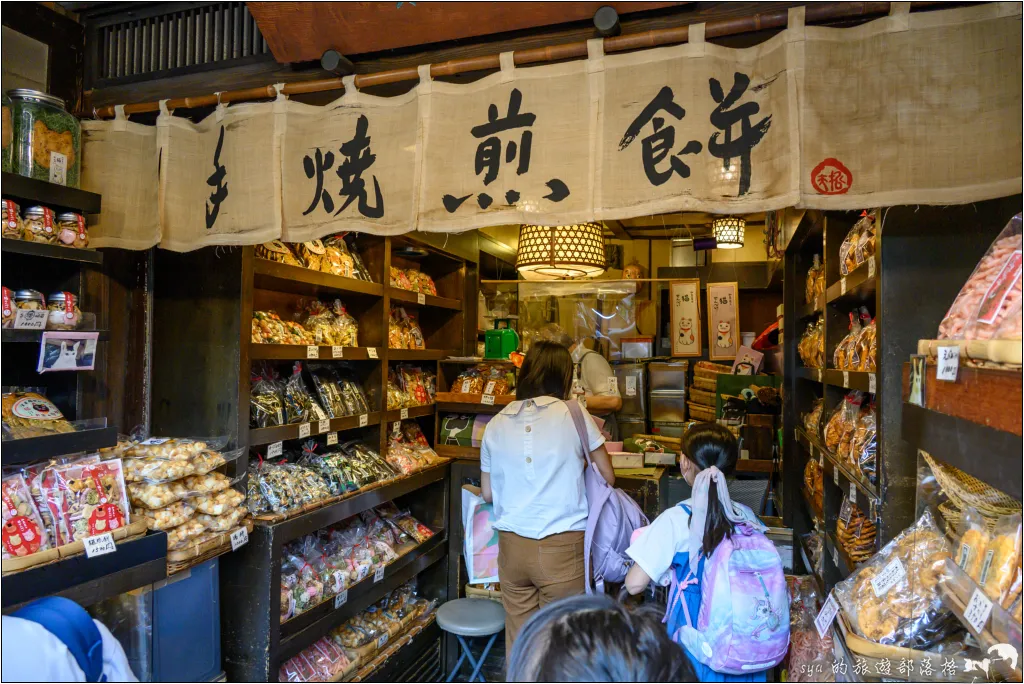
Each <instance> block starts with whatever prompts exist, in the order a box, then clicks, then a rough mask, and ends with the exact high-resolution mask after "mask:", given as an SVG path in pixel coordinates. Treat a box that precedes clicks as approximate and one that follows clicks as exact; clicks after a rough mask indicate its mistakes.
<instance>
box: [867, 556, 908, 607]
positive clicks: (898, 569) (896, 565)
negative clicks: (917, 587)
mask: <svg viewBox="0 0 1024 684" xmlns="http://www.w3.org/2000/svg"><path fill="white" fill-rule="evenodd" d="M906 576H907V570H906V568H904V567H903V563H901V562H900V559H899V558H893V559H892V560H891V561H889V564H888V565H886V566H885V567H884V568H882V571H881V572H879V573H878V574H877V575H875V576H874V577H872V578H871V588H872V589H874V591H875V596H877V597H878V598H882V597H883V596H885V595H886V594H888V593H889V590H890V589H892V588H893V587H895V586H896V585H897V584H899V583H900V582H902V581H903V580H904V579H905V578H906Z"/></svg>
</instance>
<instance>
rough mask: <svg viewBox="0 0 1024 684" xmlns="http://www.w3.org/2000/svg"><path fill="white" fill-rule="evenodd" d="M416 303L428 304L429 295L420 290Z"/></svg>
mask: <svg viewBox="0 0 1024 684" xmlns="http://www.w3.org/2000/svg"><path fill="white" fill-rule="evenodd" d="M416 303H417V304H426V303H427V296H426V295H425V294H423V293H422V292H420V293H419V294H417V295H416Z"/></svg>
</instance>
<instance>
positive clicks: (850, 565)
mask: <svg viewBox="0 0 1024 684" xmlns="http://www.w3.org/2000/svg"><path fill="white" fill-rule="evenodd" d="M832 549H835V551H836V554H835V557H836V558H838V559H839V563H838V564H837V566H836V570H838V571H839V574H841V575H842V576H843V579H846V578H847V577H849V576H850V573H852V572H853V571H854V570H856V569H857V563H855V562H854V561H853V559H852V558H850V556H849V554H847V553H846V549H844V548H843V547H842V546H840V545H839V544H838V543H836V538H835V536H833V534H832V533H831V532H828V533H826V534H825V549H824V551H822V553H827V554H829V558H830V559H831V558H833V555H832Z"/></svg>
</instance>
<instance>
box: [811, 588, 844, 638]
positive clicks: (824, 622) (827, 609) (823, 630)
mask: <svg viewBox="0 0 1024 684" xmlns="http://www.w3.org/2000/svg"><path fill="white" fill-rule="evenodd" d="M838 612H839V604H838V603H836V600H835V599H834V598H832V592H829V594H828V598H827V599H825V604H824V605H823V606H822V607H821V611H820V612H819V613H818V617H816V618H814V628H815V629H816V630H818V638H819V639H824V638H825V635H826V634H827V633H828V630H829V627H831V626H832V621H833V620H835V619H836V614H837V613H838Z"/></svg>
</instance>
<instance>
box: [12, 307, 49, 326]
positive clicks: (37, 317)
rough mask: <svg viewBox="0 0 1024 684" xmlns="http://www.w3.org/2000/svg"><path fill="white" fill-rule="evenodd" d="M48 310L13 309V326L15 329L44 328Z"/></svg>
mask: <svg viewBox="0 0 1024 684" xmlns="http://www.w3.org/2000/svg"><path fill="white" fill-rule="evenodd" d="M48 315H49V312H48V311H45V310H40V309H15V310H14V328H15V329H16V330H45V329H46V318H47V316H48Z"/></svg>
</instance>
